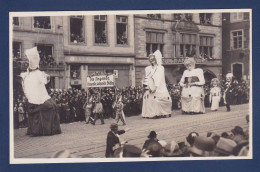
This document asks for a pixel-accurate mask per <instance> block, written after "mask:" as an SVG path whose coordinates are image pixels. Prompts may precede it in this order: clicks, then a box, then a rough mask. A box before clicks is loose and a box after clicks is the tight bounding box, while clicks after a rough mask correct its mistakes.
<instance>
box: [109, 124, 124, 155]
mask: <svg viewBox="0 0 260 172" xmlns="http://www.w3.org/2000/svg"><path fill="white" fill-rule="evenodd" d="M128 130H129V129H126V130H118V124H116V123H112V124H111V125H110V131H109V132H108V133H107V145H106V154H105V156H106V158H109V157H114V152H115V150H116V149H119V148H121V143H120V139H119V135H121V134H124V133H125V132H127V131H128Z"/></svg>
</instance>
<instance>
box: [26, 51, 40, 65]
mask: <svg viewBox="0 0 260 172" xmlns="http://www.w3.org/2000/svg"><path fill="white" fill-rule="evenodd" d="M25 55H26V57H27V58H28V60H29V68H30V69H37V68H39V63H40V56H39V53H38V50H37V47H33V48H31V49H27V50H26V51H25Z"/></svg>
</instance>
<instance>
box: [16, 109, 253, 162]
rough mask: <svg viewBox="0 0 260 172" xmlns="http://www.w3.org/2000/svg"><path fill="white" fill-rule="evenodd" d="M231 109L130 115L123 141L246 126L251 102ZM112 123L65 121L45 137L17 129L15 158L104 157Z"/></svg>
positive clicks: (177, 138)
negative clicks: (58, 153) (57, 154)
mask: <svg viewBox="0 0 260 172" xmlns="http://www.w3.org/2000/svg"><path fill="white" fill-rule="evenodd" d="M231 108H232V111H231V112H226V109H225V107H221V108H220V109H219V110H218V111H217V112H215V111H214V112H211V111H210V110H209V109H206V113H205V114H200V115H181V112H180V111H173V112H172V117H171V118H162V119H143V118H142V117H141V116H140V115H139V116H133V117H128V118H127V119H126V120H127V125H126V126H120V125H121V123H119V129H124V128H130V129H131V130H130V131H129V132H127V133H125V134H124V135H122V137H121V140H127V141H128V143H129V144H134V145H137V146H139V147H142V145H143V143H144V141H145V140H146V139H147V136H148V134H149V132H150V131H151V130H154V131H156V132H157V134H158V135H157V137H158V139H159V140H166V141H171V140H175V141H177V142H179V141H184V140H185V138H186V136H187V135H188V134H189V133H190V132H192V131H196V132H198V133H199V134H200V135H206V133H207V132H208V131H214V132H217V133H219V134H221V133H222V132H223V131H227V132H229V131H230V130H231V129H232V128H233V127H234V126H236V125H239V126H241V127H243V128H246V127H247V126H248V125H247V123H246V120H245V116H246V115H247V114H249V105H248V104H244V105H236V106H231ZM112 122H113V120H112V119H108V120H106V121H105V124H104V125H100V123H101V122H100V121H97V122H96V125H95V126H92V125H91V124H88V125H87V124H85V123H84V122H76V123H71V124H61V129H62V134H60V135H54V136H45V137H30V136H27V135H26V129H17V130H14V157H15V158H48V157H50V156H51V155H52V154H53V153H54V152H56V151H60V150H64V149H69V150H70V151H71V152H72V154H73V155H75V156H77V155H83V154H89V155H90V156H93V157H104V154H105V146H106V135H107V132H108V131H109V126H110V124H111V123H112Z"/></svg>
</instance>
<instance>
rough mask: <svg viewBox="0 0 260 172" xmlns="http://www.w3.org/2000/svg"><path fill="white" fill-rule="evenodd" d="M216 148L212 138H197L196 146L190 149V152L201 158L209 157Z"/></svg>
mask: <svg viewBox="0 0 260 172" xmlns="http://www.w3.org/2000/svg"><path fill="white" fill-rule="evenodd" d="M214 148H215V142H214V140H213V139H212V138H209V137H203V136H197V137H195V139H194V145H193V146H192V147H190V148H189V151H190V152H191V153H194V154H196V155H199V156H207V155H209V153H210V152H212V151H213V150H214Z"/></svg>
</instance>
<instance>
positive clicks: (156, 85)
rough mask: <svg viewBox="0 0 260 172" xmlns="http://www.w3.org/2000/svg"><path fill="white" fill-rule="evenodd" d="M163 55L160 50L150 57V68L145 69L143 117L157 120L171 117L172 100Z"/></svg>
mask: <svg viewBox="0 0 260 172" xmlns="http://www.w3.org/2000/svg"><path fill="white" fill-rule="evenodd" d="M161 60H162V54H161V52H160V51H159V50H157V51H155V52H154V54H150V55H149V62H150V63H151V65H150V66H147V67H146V68H145V79H144V81H143V86H144V91H145V92H144V95H143V107H142V117H144V118H156V117H166V116H168V115H169V116H170V115H171V109H172V100H171V97H170V95H169V92H168V90H167V87H166V83H165V75H164V67H163V66H162V65H161Z"/></svg>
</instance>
